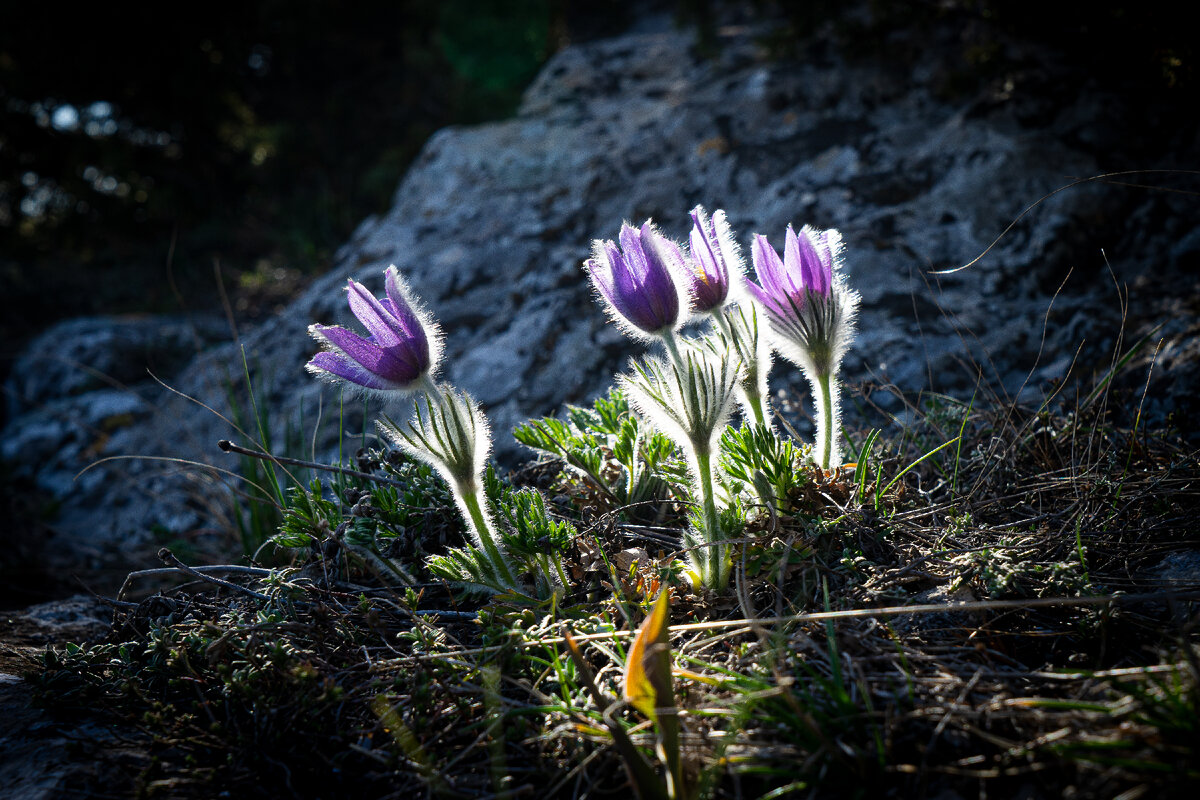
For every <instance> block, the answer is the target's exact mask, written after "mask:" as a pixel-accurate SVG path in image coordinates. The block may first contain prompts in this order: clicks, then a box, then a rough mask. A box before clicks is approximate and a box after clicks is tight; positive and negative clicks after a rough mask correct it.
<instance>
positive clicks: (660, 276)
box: [583, 221, 687, 339]
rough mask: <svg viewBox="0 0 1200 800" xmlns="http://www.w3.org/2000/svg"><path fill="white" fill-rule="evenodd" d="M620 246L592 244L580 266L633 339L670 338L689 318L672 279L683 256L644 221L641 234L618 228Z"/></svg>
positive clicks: (681, 268) (681, 267)
mask: <svg viewBox="0 0 1200 800" xmlns="http://www.w3.org/2000/svg"><path fill="white" fill-rule="evenodd" d="M619 238H620V242H621V246H620V247H617V244H616V243H615V242H613V241H612V240H608V241H603V240H600V239H597V240H595V241H594V242H593V243H592V246H593V250H592V257H591V258H589V259H588V260H587V261H584V262H583V266H584V269H586V270H587V273H588V275H589V277H591V279H592V284H593V285H594V286H595V287H596V292H597V293H598V294H599V295H600V297H601V298H602V299H603V300H604V303H605V305H606V306H607V307H608V310H609V314H610V315H611V316H612V318H613V321H615V322H616V323H617V324H618V325H619V326H620V327H621V328H622V329H623V330H624V331H625V332H626V333H627V334H629V335H630V336H632V337H633V338H635V339H651V338H655V337H666V336H670V335H671V334H672V333H673V332H674V331H675V330H677V329H678V328H679V327H680V326H681V325H682V324H683V323H684V321H685V320H686V318H687V304H686V302H685V299H684V298H682V297H681V296H680V288H679V285H678V284H677V281H676V275H679V274H681V273H682V272H683V271H684V269H686V267H685V261H684V257H683V253H682V252H681V251H680V249H679V247H678V246H677V245H675V244H674V243H673V242H671V241H670V240H668V239H667V238H665V237H664V236H663V235H662V234H660V233H659V232H658V231H656V230H655V229H654V226H652V225H651V224H650V222H649V221H647V222H646V223H645V224H643V225H642V227H641V230H640V231H639V230H638V229H636V228H634V227H633V226H631V225H629V224H628V223H625V224H624V225H622V226H621V235H620V237H619Z"/></svg>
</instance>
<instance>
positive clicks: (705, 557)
mask: <svg viewBox="0 0 1200 800" xmlns="http://www.w3.org/2000/svg"><path fill="white" fill-rule="evenodd" d="M692 450H693V454H694V455H695V457H696V472H697V473H698V474H697V476H696V477H697V478H698V479H699V486H700V505H701V508H702V509H703V510H704V528H705V530H704V537H703V538H704V544H705V547H704V548H703V550H704V552H703V553H702V554H701V563H704V564H706V565H707V566H706V568H705V569H702V570H700V577H701V579H702V580H703V582H704V583H705V585H706V586H708V587H709V588H710V589H715V590H716V591H718V592H719V591H723V590H724V589H725V587H726V585H728V583H729V570H728V569H727V568H726V561H727V559H726V553H725V546H724V545H723V544H718V543H719V542H720V541H721V540H722V539H724V538H725V534H724V531H722V530H721V519H720V517H719V516H718V515H717V502H716V498H715V497H714V493H713V476H712V454H711V453H710V452H709V451H708V448H707V447H704V448H701V447H696V446H695V445H693V447H692Z"/></svg>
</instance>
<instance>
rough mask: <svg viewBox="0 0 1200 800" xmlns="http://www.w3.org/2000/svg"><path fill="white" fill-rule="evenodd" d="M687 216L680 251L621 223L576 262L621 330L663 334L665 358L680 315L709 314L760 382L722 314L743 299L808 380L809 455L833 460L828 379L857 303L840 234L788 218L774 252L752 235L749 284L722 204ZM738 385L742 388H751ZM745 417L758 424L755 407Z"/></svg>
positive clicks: (832, 378)
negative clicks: (812, 416)
mask: <svg viewBox="0 0 1200 800" xmlns="http://www.w3.org/2000/svg"><path fill="white" fill-rule="evenodd" d="M691 217H692V221H693V228H692V231H691V236H690V252H685V251H684V250H683V249H682V248H681V247H680V246H679V245H677V244H675V243H674V242H672V241H670V240H669V239H667V238H666V237H665V236H663V235H662V234H661V233H659V232H658V231H657V230H656V229H655V228H654V226H653V225H652V224H651V223H650V222H646V223H645V224H643V225H642V227H641V229H640V231H638V230H636V229H634V228H633V227H631V226H630V225H628V224H626V225H624V226H623V227H622V230H621V235H620V237H619V240H620V246H619V247H618V245H617V244H616V243H615V242H612V241H602V240H597V241H596V242H595V243H594V253H593V256H592V258H590V259H588V260H587V261H585V262H584V267H585V268H586V270H587V272H588V274H589V275H590V276H591V278H592V282H593V284H594V285H595V287H596V290H597V293H598V294H599V295H600V297H601V299H602V300H603V301H604V304H605V305H606V306H607V308H608V310H609V313H610V315H611V316H612V317H613V319H614V320H616V322H617V323H618V324H619V325H620V326H621V327H622V329H624V330H625V331H627V332H628V333H630V334H631V335H633V336H635V337H637V338H641V339H649V340H652V339H659V340H661V341H663V343H664V345H665V346H666V347H667V349H668V351H669V352H670V353H672V355H673V356H674V355H675V354H676V353H678V341H677V339H676V334H677V332H678V331H679V329H680V327H681V326H682V325H683V324H684V323H685V322H687V321H688V319H689V315H690V314H694V315H707V316H710V317H711V318H712V319H713V321H714V323H715V324H716V326H717V328H718V330H720V331H721V332H722V333H723V334H724V335H725V336H726V338H727V339H729V340H732V341H731V342H730V343H731V344H732V345H733V346H734V347H735V349H736V351H737V353H738V355H739V357H740V358H741V360H742V362H743V368H744V369H749V370H753V371H754V372H755V378H756V380H757V381H761V380H763V379H764V378H765V371H766V365H763V364H756V363H753V362H755V361H756V360H762V359H761V358H759V359H756V358H755V355H754V354H755V353H756V352H761V350H760V349H759V348H758V347H756V346H755V345H754V344H751V343H746V342H744V341H742V340H743V339H745V338H746V335H747V326H744V325H743V326H736V325H733V324H732V322H731V320H732V319H733V318H734V315H733V314H732V313H731V312H732V311H734V310H735V309H734V308H732V306H737V305H739V304H746V303H747V300H748V301H749V316H750V318H751V319H752V320H753V321H754V325H753V330H755V331H756V330H757V319H758V316H759V314H760V313H761V315H762V316H763V317H765V318H766V320H767V321H768V322H769V325H770V330H771V334H772V336H771V337H770V341H769V345H770V347H771V348H773V349H774V350H776V351H777V352H779V353H780V354H781V355H783V356H784V357H785V358H787V359H788V360H790V361H792V362H793V363H795V364H796V365H798V366H799V367H800V368H801V369H802V370H803V371H804V374H805V375H806V377H807V378H808V380H809V382H810V383H811V384H812V386H813V391H814V395H816V396H817V400H818V413H817V416H818V441H817V448H816V459H817V461H818V463H819V464H820V466H821V467H823V468H824V469H831V468H833V467H836V466H838V464H839V463H840V460H839V458H838V448H837V444H836V430H837V419H838V412H837V407H838V404H837V402H836V379H837V373H838V370H839V367H840V364H841V360H842V357H843V356H844V355H845V352H846V350H847V348H848V347H849V345H850V342H851V340H852V339H853V335H854V315H855V312H856V310H857V307H858V294H857V293H856V292H854V291H852V290H850V289H849V288H848V287H847V286H846V284H845V280H844V278H843V276H842V275H841V274H840V269H839V268H840V265H841V249H842V242H841V235H840V234H839V233H838V232H837V231H836V230H832V229H831V230H823V231H822V230H817V229H815V228H811V227H809V226H805V227H803V228H802V229H801V230H800V233H798V234H797V233H796V231H795V229H793V228H792V227H791V226H790V225H789V226H788V228H787V233H786V237H785V241H784V250H783V257H782V258H780V256H779V253H778V252H777V251H776V250H775V248H774V247H773V246H772V245H771V243H770V242H769V241H768V240H767V238H766V237H765V236H761V235H755V237H754V246H753V248H752V250H751V255H752V259H753V263H754V271H755V273H756V276H757V278H758V283H753V282H751V281H748V280H746V278H745V275H744V265H743V262H742V259H741V256H740V253H739V249H738V246H737V243H736V241H735V240H734V238H733V235H732V233H731V231H730V229H729V224H728V222H727V221H726V219H725V212H724V211H720V210H718V211H715V212H714V213H713V214H712V216H711V217H710V216H708V214H706V213H705V210H704V209H703V208H702V207H699V206H697V207H696V208H695V209H693V211H692V212H691ZM743 319H745V315H744V314H743ZM767 357H768V358H769V355H768V356H767ZM758 373H761V375H760V374H758ZM747 383H748V382H747V381H743V388H744V389H745V391H746V393H747V394H752V393H753V390H752V389H751V388H750V387H749V386H747ZM760 402H761V401H760ZM749 407H751V408H755V409H757V408H759V407H762V406H760V405H755V404H753V403H750V404H749ZM755 417H756V418H757V419H756V421H757V422H759V423H762V422H764V420H763V419H762V417H761V416H760V415H759V414H758V413H756V414H755Z"/></svg>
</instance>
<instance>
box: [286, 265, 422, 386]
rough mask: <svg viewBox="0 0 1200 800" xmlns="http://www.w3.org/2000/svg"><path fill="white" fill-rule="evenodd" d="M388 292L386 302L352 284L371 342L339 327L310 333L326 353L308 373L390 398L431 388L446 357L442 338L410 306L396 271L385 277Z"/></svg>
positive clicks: (357, 311)
mask: <svg viewBox="0 0 1200 800" xmlns="http://www.w3.org/2000/svg"><path fill="white" fill-rule="evenodd" d="M384 287H385V289H386V292H387V296H386V297H385V298H383V299H382V300H380V299H377V298H375V296H374V295H372V294H371V293H370V292H369V291H367V289H366V287H364V286H363V285H362V284H360V283H356V282H354V281H353V280H351V281H350V282H349V286H348V287H347V297H348V299H349V301H350V310H351V311H353V312H354V316H355V317H357V318H358V321H359V322H361V323H362V324H363V327H365V328H366V329H367V332H368V334H369V335H368V336H366V337H362V336H360V335H358V334H357V333H354V332H353V331H349V330H347V329H345V328H343V327H341V326H340V325H312V326H310V327H309V329H308V331H309V333H310V334H312V336H313V338H314V339H316V340H317V341H318V342H320V343H321V344H323V345H325V347H326V348H327V349H326V350H324V351H322V352H320V353H317V354H316V355H315V356H313V358H312V360H311V361H309V362H308V365H307V369H308V371H309V372H311V373H313V374H314V375H316V376H317V377H320V378H325V379H328V380H333V381H345V382H347V383H350V384H353V385H354V386H355V387H357V388H359V389H362V390H365V391H368V392H378V393H385V394H400V395H404V394H409V393H411V392H414V391H416V390H418V389H422V388H425V387H426V386H427V385H428V384H429V376H430V375H431V374H432V373H433V372H434V371H436V369H437V364H438V359H439V358H440V356H441V333H440V331H439V330H438V327H437V325H436V324H434V323H433V321H432V320H430V319H429V318H428V317H427V316H426V315H425V314H424V312H422V311H421V310H420V308H419V307H417V306H415V305H414V304H412V303H410V302H409V300H408V297H409V292H408V289H407V287H406V286H405V285H404V280H403V279H402V278H401V277H400V273H399V271H397V269H396V268H395V267H394V266H392V267H388V269H387V271H386V273H385V278H384Z"/></svg>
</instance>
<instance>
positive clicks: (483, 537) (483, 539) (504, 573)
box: [454, 485, 517, 588]
mask: <svg viewBox="0 0 1200 800" xmlns="http://www.w3.org/2000/svg"><path fill="white" fill-rule="evenodd" d="M454 490H455V491H454V494H455V496H456V497H457V498H458V501H459V502H460V503H462V506H463V509H464V510H465V511H466V512H467V513H466V516H467V518H468V520H469V522H470V524H471V527H473V528H474V529H475V533H476V534H477V535H478V537H479V543H480V544H482V545H483V550H484V552H485V553H487V557H488V560H489V561H491V562H492V564H494V565H495V567H496V569H497V570H498V571H499V572H500V577H501V578H502V579H503V580H504V582H505V584H506V585H508V586H511V587H513V588H516V587H517V582H516V580H514V579H513V575H512V571H511V570H510V569H509V568H508V561H507V560H506V559H505V558H504V556H503V555H502V554H501V553H500V548H498V547H497V546H496V539H495V537H494V536H493V535H492V527H491V525H490V524H489V523H488V518H487V515H486V514H484V513H483V507H482V506H481V505H480V503H479V490H478V489H474V488H467V487H465V486H461V485H456V486H455V487H454Z"/></svg>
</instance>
